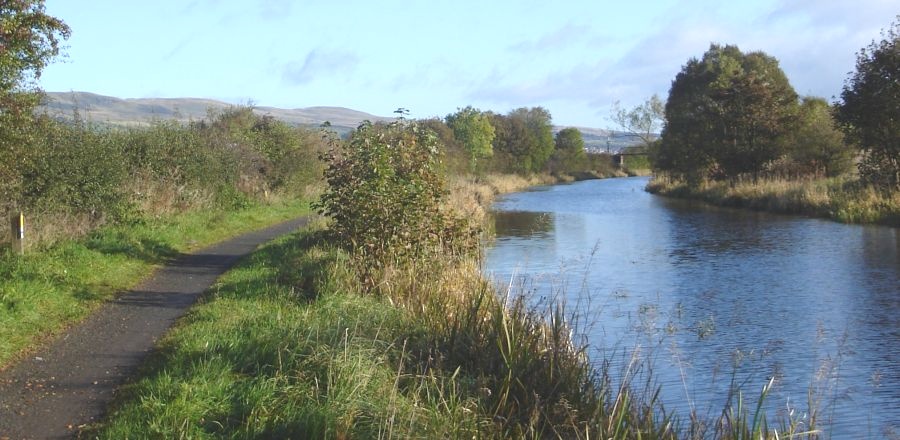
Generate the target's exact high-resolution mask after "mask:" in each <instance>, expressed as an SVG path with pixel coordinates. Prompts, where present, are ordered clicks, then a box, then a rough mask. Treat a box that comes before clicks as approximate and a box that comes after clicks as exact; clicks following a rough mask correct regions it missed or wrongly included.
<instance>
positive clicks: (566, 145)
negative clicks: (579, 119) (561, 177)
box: [549, 127, 589, 172]
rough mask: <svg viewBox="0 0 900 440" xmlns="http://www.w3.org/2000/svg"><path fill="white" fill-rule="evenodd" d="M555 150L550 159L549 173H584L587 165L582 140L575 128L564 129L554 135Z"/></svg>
mask: <svg viewBox="0 0 900 440" xmlns="http://www.w3.org/2000/svg"><path fill="white" fill-rule="evenodd" d="M554 144H555V148H554V151H553V156H551V158H550V163H549V165H550V168H551V169H550V171H563V172H566V171H584V170H586V169H587V168H588V167H589V165H588V163H587V153H585V151H584V138H583V137H582V135H581V132H580V131H578V129H577V128H571V127H570V128H564V129H562V130H560V131H559V132H558V133H556V137H555V139H554Z"/></svg>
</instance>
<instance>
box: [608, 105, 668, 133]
mask: <svg viewBox="0 0 900 440" xmlns="http://www.w3.org/2000/svg"><path fill="white" fill-rule="evenodd" d="M612 119H613V122H615V123H616V124H618V125H619V126H620V127H622V128H623V129H624V130H625V131H627V132H629V133H631V134H633V135H635V136H637V137H639V138H640V139H641V141H642V142H643V143H644V145H645V146H649V145H650V144H652V143H653V141H654V140H656V138H657V135H658V133H659V131H660V129H662V126H663V123H664V122H665V120H666V106H665V103H664V102H662V100H661V99H659V96H657V95H656V94H654V95H653V96H651V97H650V99H648V100H647V101H646V102H644V103H643V104H641V105H639V106H637V107H635V108H633V109H631V110H626V109H623V108H621V107H620V105H619V103H618V102H616V103H615V104H613V116H612Z"/></svg>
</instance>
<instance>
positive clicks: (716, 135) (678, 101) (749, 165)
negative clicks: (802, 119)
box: [656, 44, 797, 178]
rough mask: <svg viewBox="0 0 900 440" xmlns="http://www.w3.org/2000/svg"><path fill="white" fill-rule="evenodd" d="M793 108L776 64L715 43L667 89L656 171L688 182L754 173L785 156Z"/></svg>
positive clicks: (760, 54) (761, 55) (787, 85)
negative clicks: (674, 174) (687, 176)
mask: <svg viewBox="0 0 900 440" xmlns="http://www.w3.org/2000/svg"><path fill="white" fill-rule="evenodd" d="M796 109H797V94H796V92H794V89H793V87H791V85H790V83H789V82H788V80H787V77H786V76H785V74H784V72H783V71H782V70H781V68H780V67H779V66H778V61H777V60H776V59H775V58H773V57H771V56H768V55H766V54H765V53H763V52H751V53H748V54H744V53H742V52H741V51H740V50H739V49H738V48H737V47H736V46H724V47H723V46H719V45H717V44H713V45H711V46H710V48H709V50H708V51H707V52H706V53H705V54H704V55H703V58H702V59H700V60H697V59H691V60H689V61H688V63H687V64H686V65H685V66H684V67H682V70H681V72H679V73H678V75H677V76H676V77H675V80H674V81H673V82H672V88H671V89H670V90H669V98H668V100H667V102H666V108H665V114H666V124H665V126H664V128H663V133H662V143H661V145H660V149H661V151H659V152H658V153H657V154H656V157H657V161H658V164H657V166H658V167H662V169H663V170H667V169H668V170H670V171H675V172H678V173H681V174H690V175H691V176H692V178H697V177H709V176H713V177H731V178H733V177H736V176H738V175H740V174H744V173H754V174H756V173H758V172H759V171H761V170H762V169H763V168H764V166H765V165H766V164H767V163H769V162H771V161H773V160H775V159H777V158H778V157H780V156H781V155H782V153H783V150H784V142H783V139H784V136H785V135H786V134H788V133H789V132H790V129H791V128H792V127H793V124H794V122H795V120H796V111H797V110H796Z"/></svg>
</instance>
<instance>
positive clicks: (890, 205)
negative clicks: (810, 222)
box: [647, 177, 900, 226]
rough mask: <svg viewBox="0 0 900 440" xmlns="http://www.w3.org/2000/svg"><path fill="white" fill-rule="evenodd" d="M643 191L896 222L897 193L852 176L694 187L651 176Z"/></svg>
mask: <svg viewBox="0 0 900 440" xmlns="http://www.w3.org/2000/svg"><path fill="white" fill-rule="evenodd" d="M647 190H648V191H649V192H651V193H654V194H660V195H664V196H668V197H678V198H689V199H698V200H703V201H705V202H707V203H710V204H713V205H718V206H727V207H735V208H748V209H754V210H759V211H770V212H777V213H784V214H800V215H808V216H812V217H822V218H829V219H833V220H837V221H840V222H844V223H878V224H885V225H891V226H900V192H897V191H883V190H878V189H875V188H873V187H871V186H867V185H863V184H862V183H860V182H859V180H857V179H855V178H852V177H837V178H828V179H806V180H787V179H759V180H756V181H753V180H749V179H748V180H739V181H734V182H724V181H704V182H701V183H700V184H699V185H696V186H691V185H689V184H687V183H686V182H683V181H680V180H674V179H670V178H667V177H657V178H654V179H653V180H652V181H651V182H650V183H649V184H648V185H647Z"/></svg>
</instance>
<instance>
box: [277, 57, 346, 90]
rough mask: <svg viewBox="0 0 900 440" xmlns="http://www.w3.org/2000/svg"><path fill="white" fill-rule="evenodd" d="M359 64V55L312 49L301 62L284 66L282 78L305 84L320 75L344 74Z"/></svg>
mask: <svg viewBox="0 0 900 440" xmlns="http://www.w3.org/2000/svg"><path fill="white" fill-rule="evenodd" d="M358 64H359V57H358V56H356V54H354V53H351V52H344V51H325V50H322V49H314V50H312V51H310V52H309V53H308V54H307V55H306V59H305V60H304V61H303V62H296V61H295V62H291V63H288V64H287V65H286V66H284V69H283V78H284V80H285V81H286V82H288V83H289V84H292V85H302V84H307V83H310V82H312V81H314V80H315V79H318V78H321V77H333V76H336V75H343V76H346V75H347V74H349V73H351V72H353V71H354V70H355V69H356V67H357V65H358Z"/></svg>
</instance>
